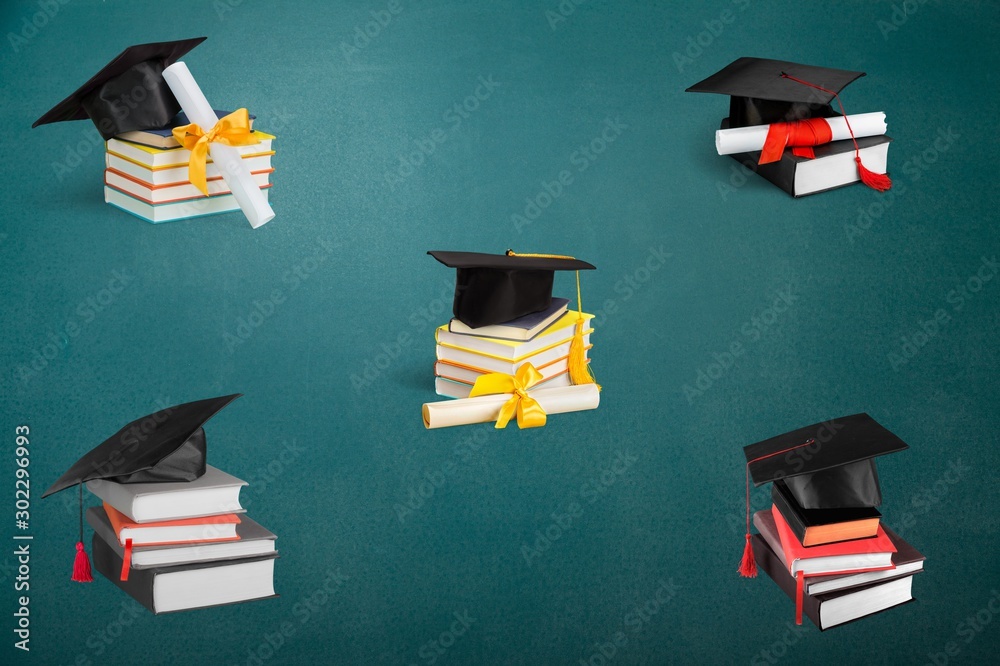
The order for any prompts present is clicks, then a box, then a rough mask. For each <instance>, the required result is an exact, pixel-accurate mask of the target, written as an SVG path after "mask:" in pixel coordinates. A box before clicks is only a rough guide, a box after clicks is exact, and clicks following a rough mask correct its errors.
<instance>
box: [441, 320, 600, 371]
mask: <svg viewBox="0 0 1000 666" xmlns="http://www.w3.org/2000/svg"><path fill="white" fill-rule="evenodd" d="M578 317H579V314H578V313H576V312H567V313H566V314H564V315H563V316H562V317H560V318H559V320H558V321H556V322H555V323H554V324H552V325H551V326H549V328H547V329H546V330H545V332H544V333H542V334H541V335H538V336H536V337H535V338H534V339H532V340H530V341H527V342H518V341H514V340H500V339H497V338H481V337H478V336H474V335H458V334H455V333H452V332H451V331H449V330H448V325H447V324H445V325H444V326H441V327H439V328H438V329H437V332H436V339H437V343H438V345H440V346H442V347H451V348H454V349H460V350H464V351H469V352H473V353H476V354H482V355H483V356H490V357H492V358H496V359H499V360H503V361H520V360H522V359H524V358H526V357H528V356H530V355H532V354H537V353H538V352H540V351H543V350H546V349H549V348H551V347H556V346H558V345H560V344H562V343H567V342H569V341H570V340H572V338H573V334H574V333H575V329H576V321H577V318H578ZM583 317H584V319H585V320H586V321H588V322H589V321H590V320H591V319H593V317H594V315H592V314H586V313H584V315H583ZM592 332H593V329H592V328H587V329H585V330H584V335H585V336H586V335H589V334H590V333H592ZM584 344H587V342H586V339H585V342H584ZM567 353H568V352H567ZM438 358H440V356H439V357H438Z"/></svg>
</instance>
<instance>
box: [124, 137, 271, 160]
mask: <svg viewBox="0 0 1000 666" xmlns="http://www.w3.org/2000/svg"><path fill="white" fill-rule="evenodd" d="M254 136H256V137H257V138H258V139H260V142H259V143H255V144H251V145H249V146H235V148H236V150H237V152H239V154H240V156H241V157H244V158H246V157H256V156H259V155H264V154H267V153H269V152H271V142H272V141H273V140H274V139H275V136H274V135H273V134H268V133H267V132H254ZM106 150H107V152H108V153H110V154H112V155H117V156H119V157H123V158H125V159H127V160H132V161H133V162H137V163H139V164H141V165H143V166H147V167H152V168H161V169H163V168H169V167H178V166H186V165H187V163H188V162H189V161H190V160H191V151H190V150H188V149H187V148H181V147H180V146H178V147H176V148H153V147H152V146H144V145H143V144H141V143H132V142H131V141H122V140H121V139H108V143H107V145H106ZM207 161H208V163H212V158H211V156H209V157H208V160H207Z"/></svg>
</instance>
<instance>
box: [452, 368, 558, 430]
mask: <svg viewBox="0 0 1000 666" xmlns="http://www.w3.org/2000/svg"><path fill="white" fill-rule="evenodd" d="M542 379H544V377H543V376H542V373H540V372H538V370H536V369H535V366H533V365H531V364H530V363H525V364H524V365H522V366H521V367H520V368H518V369H517V372H516V373H514V375H513V376H511V375H505V374H504V373H502V372H491V373H488V374H485V375H480V376H479V379H477V380H476V383H475V384H474V385H473V387H472V392H471V393H469V397H470V398H475V397H476V396H480V395H492V394H496V393H513V394H514V395H512V396H511V397H510V400H508V401H507V402H505V403H504V405H503V407H501V408H500V416H498V417H497V424H496V426H495V427H497V428H500V429H503V428H506V427H507V423H508V422H509V421H510V417H512V416H514V414H515V412H516V413H517V427H518V428H538V427H540V426H543V425H545V410H544V409H542V406H541V405H539V404H538V401H537V400H535V399H534V398H532V397H531V396H530V395H528V389H529V388H531V387H532V386H534V385H535V384H537V383H538V382H540V381H542Z"/></svg>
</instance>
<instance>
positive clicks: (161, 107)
mask: <svg viewBox="0 0 1000 666" xmlns="http://www.w3.org/2000/svg"><path fill="white" fill-rule="evenodd" d="M205 39H206V38H205V37H195V38H194V39H182V40H178V41H173V42H156V43H154V44H139V45H138V46H130V47H128V48H127V49H125V50H124V51H122V52H121V53H119V54H118V56H117V57H116V58H115V59H114V60H112V61H111V62H110V63H108V64H107V65H105V66H104V68H103V69H102V70H101V71H99V72H98V73H97V74H95V75H94V76H93V77H92V78H91V79H90V80H89V81H87V82H86V83H85V84H83V85H82V86H81V87H80V88H79V89H78V90H77V91H76V92H74V93H73V94H72V95H70V96H69V97H67V98H66V99H64V100H63V101H61V102H59V104H57V105H56V106H55V107H53V108H52V109H51V110H50V111H49V112H48V113H46V114H45V115H43V116H42V117H41V118H39V119H38V120H36V121H35V122H34V124H33V125H32V127H38V126H39V125H45V124H48V123H58V122H62V121H64V120H83V119H84V118H88V117H89V118H90V119H91V120H92V121H94V125H95V126H96V127H97V131H98V132H100V133H101V136H102V137H104V139H105V140H107V139H110V138H111V137H113V136H115V135H116V134H121V133H123V132H132V131H136V130H146V129H155V128H157V127H163V126H165V125H167V124H168V123H169V122H170V121H171V120H172V119H173V117H174V116H176V115H177V113H178V112H179V111H180V110H181V107H180V104H178V103H177V99H176V98H175V97H174V94H173V93H172V92H171V91H170V87H169V86H168V85H167V82H166V81H164V80H163V76H162V73H163V70H164V69H166V68H167V67H169V66H170V65H172V64H174V63H175V62H177V60H178V59H180V58H181V57H183V56H184V54H185V53H187V52H188V51H190V50H191V49H193V48H194V47H196V46H198V45H199V44H201V43H202V42H203V41H205Z"/></svg>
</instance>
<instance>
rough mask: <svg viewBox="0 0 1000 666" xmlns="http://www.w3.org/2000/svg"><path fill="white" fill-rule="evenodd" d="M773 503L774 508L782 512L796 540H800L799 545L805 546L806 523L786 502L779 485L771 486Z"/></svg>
mask: <svg viewBox="0 0 1000 666" xmlns="http://www.w3.org/2000/svg"><path fill="white" fill-rule="evenodd" d="M771 501H772V502H774V506H776V507H777V508H778V511H780V512H781V516H782V517H783V518H784V519H785V522H786V523H788V526H789V527H790V528H792V532H793V533H794V534H795V538H797V539H798V540H799V543H801V544H804V543H805V542H806V524H805V521H804V519H803V517H802V516H801V515H799V513H798V512H797V511H795V510H794V509H793V508H792V506H791V505H790V504H789V503H788V502H787V501H786V499H785V495H784V493H782V492H781V491H780V490H778V486H777V484H774V483H772V484H771Z"/></svg>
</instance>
